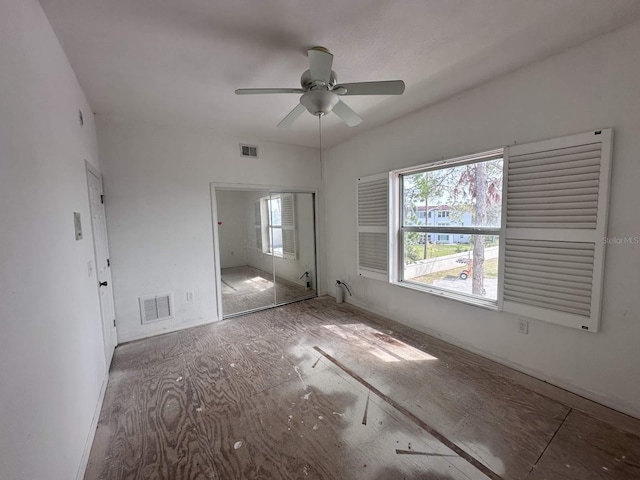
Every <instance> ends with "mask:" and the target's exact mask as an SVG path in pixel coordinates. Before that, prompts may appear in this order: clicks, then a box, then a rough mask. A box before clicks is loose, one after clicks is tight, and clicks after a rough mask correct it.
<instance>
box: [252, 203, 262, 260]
mask: <svg viewBox="0 0 640 480" xmlns="http://www.w3.org/2000/svg"><path fill="white" fill-rule="evenodd" d="M260 204H261V201H260V200H256V201H255V203H254V213H255V230H256V248H257V249H258V250H260V251H262V210H261V205H260Z"/></svg>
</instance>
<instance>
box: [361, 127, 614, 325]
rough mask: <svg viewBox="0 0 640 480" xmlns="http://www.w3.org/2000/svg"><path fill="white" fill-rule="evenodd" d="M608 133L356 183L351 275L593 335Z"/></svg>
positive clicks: (600, 269)
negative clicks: (354, 253)
mask: <svg viewBox="0 0 640 480" xmlns="http://www.w3.org/2000/svg"><path fill="white" fill-rule="evenodd" d="M612 139H613V132H612V131H611V130H596V131H591V132H587V133H583V134H578V135H571V136H568V137H561V138H555V139H551V140H544V141H539V142H533V143H529V144H526V143H523V144H518V145H514V146H509V147H505V148H504V149H499V150H494V151H491V152H486V153H483V154H478V155H470V156H466V157H461V158H456V159H452V160H448V161H443V162H438V163H432V164H425V165H420V166H416V167H413V168H407V169H402V170H397V171H393V172H386V173H381V174H377V175H371V176H368V177H361V178H359V179H358V196H357V202H358V205H357V207H358V217H357V222H358V223H357V226H358V245H357V262H358V263H357V265H358V275H360V276H362V277H368V278H372V279H378V280H383V281H388V282H390V283H393V284H396V285H401V286H405V287H407V288H412V289H415V290H419V291H423V292H427V293H431V294H438V295H440V296H445V297H449V298H452V299H455V300H459V301H463V302H466V303H471V304H475V305H480V306H485V307H491V308H495V309H498V310H504V311H506V312H510V313H514V314H517V315H521V316H525V317H529V318H534V319H539V320H544V321H547V322H551V323H556V324H560V325H564V326H568V327H572V328H577V329H581V330H585V331H590V332H595V331H598V328H599V321H600V304H601V298H602V289H603V273H604V252H605V246H606V243H607V242H606V239H607V237H606V224H607V213H608V212H607V207H608V196H609V178H610V168H611V150H612ZM424 211H426V212H427V218H429V219H430V220H429V221H426V222H425V221H424V220H423V218H424V217H421V215H420V214H419V213H420V212H424ZM432 214H433V215H432ZM431 218H433V219H434V220H431Z"/></svg>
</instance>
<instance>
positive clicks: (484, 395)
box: [85, 297, 640, 480]
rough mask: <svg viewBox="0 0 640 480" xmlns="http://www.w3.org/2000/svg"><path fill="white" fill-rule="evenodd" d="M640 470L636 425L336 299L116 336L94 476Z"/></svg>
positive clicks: (473, 475)
mask: <svg viewBox="0 0 640 480" xmlns="http://www.w3.org/2000/svg"><path fill="white" fill-rule="evenodd" d="M244 478H247V479H269V478H273V479H306V478H308V479H380V480H382V479H384V480H396V479H442V480H444V479H486V478H494V479H529V480H542V479H548V480H553V479H579V480H585V479H638V478H640V421H638V420H636V419H633V418H631V417H628V416H625V415H622V414H620V413H617V412H614V411H612V410H610V409H607V408H605V407H602V406H600V405H598V404H595V403H593V402H590V401H588V400H585V399H583V398H581V397H578V396H575V395H573V394H570V393H568V392H566V391H564V390H561V389H558V388H555V387H553V386H550V385H548V384H545V383H543V382H540V381H538V380H535V379H533V378H531V377H528V376H526V375H523V374H520V373H518V372H515V371H513V370H511V369H509V368H506V367H503V366H501V365H498V364H496V363H493V362H491V361H488V360H485V359H483V358H480V357H478V356H477V355H474V354H471V353H468V352H466V351H464V350H461V349H458V348H455V347H453V346H451V345H449V344H446V343H444V342H442V341H440V340H438V339H435V338H433V337H430V336H428V335H424V334H421V333H418V332H415V331H414V330H411V329H409V328H407V327H404V326H402V325H399V324H395V323H392V322H390V321H387V320H383V319H380V318H377V317H374V316H373V315H370V314H367V313H364V312H362V311H360V310H358V309H355V308H353V307H350V306H347V305H344V304H343V305H336V304H335V302H334V301H333V299H331V298H329V297H323V298H317V299H313V300H307V301H304V302H300V303H296V304H291V305H287V306H284V307H279V308H276V309H272V310H267V311H263V312H259V313H254V314H251V315H247V316H244V317H239V318H236V319H231V320H226V321H223V322H218V323H216V324H213V325H208V326H204V327H197V328H193V329H189V330H184V331H181V332H178V333H173V334H167V335H163V336H160V337H155V338H151V339H147V340H142V341H139V342H134V343H130V344H126V345H123V346H121V347H118V348H117V350H116V353H115V356H114V361H113V365H112V368H111V373H110V377H109V384H108V387H107V392H106V398H105V401H104V405H103V408H102V413H101V416H100V420H99V423H98V430H97V432H96V437H95V440H94V444H93V449H92V451H91V455H90V458H89V465H88V468H87V473H86V476H85V479H86V480H97V479H128V480H129V479H166V480H182V479H203V480H204V479H244Z"/></svg>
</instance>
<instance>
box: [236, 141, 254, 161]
mask: <svg viewBox="0 0 640 480" xmlns="http://www.w3.org/2000/svg"><path fill="white" fill-rule="evenodd" d="M240 156H241V157H252V158H258V147H257V146H255V145H245V144H242V143H241V144H240Z"/></svg>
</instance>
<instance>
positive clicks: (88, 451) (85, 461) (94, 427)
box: [76, 368, 109, 480]
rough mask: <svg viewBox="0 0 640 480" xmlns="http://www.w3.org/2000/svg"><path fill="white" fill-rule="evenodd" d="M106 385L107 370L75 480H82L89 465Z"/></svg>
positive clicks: (107, 379) (107, 380)
mask: <svg viewBox="0 0 640 480" xmlns="http://www.w3.org/2000/svg"><path fill="white" fill-rule="evenodd" d="M107 383H109V368H107V372H106V373H105V375H104V378H103V379H102V385H101V387H100V393H99V395H98V403H97V404H96V409H95V411H94V412H93V419H92V420H91V426H90V427H89V435H87V441H86V443H85V446H84V451H83V452H82V458H81V459H80V467H79V468H78V474H77V475H76V480H83V479H84V475H85V473H86V471H87V465H88V464H89V455H90V454H91V447H92V446H93V439H94V438H95V436H96V430H97V429H98V420H100V412H101V411H102V403H103V402H104V395H105V393H106V392H107Z"/></svg>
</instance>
